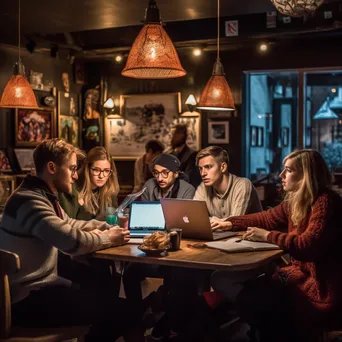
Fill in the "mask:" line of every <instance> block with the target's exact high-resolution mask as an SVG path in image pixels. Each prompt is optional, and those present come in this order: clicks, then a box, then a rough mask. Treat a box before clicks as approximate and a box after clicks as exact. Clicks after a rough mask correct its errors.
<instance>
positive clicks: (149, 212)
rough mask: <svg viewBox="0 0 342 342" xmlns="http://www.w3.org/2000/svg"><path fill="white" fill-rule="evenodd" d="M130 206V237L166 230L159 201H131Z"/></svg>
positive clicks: (139, 236)
mask: <svg viewBox="0 0 342 342" xmlns="http://www.w3.org/2000/svg"><path fill="white" fill-rule="evenodd" d="M130 208H131V209H130V212H129V222H128V229H129V231H130V235H131V238H141V237H144V236H146V235H149V234H152V233H154V232H157V231H161V232H163V231H166V228H165V219H164V215H163V210H162V208H161V204H160V203H159V202H133V203H132V204H131V207H130Z"/></svg>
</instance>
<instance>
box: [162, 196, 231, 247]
mask: <svg viewBox="0 0 342 342" xmlns="http://www.w3.org/2000/svg"><path fill="white" fill-rule="evenodd" d="M160 203H161V205H162V208H163V213H164V217H165V225H166V228H167V229H168V230H169V229H171V228H181V229H182V230H183V231H182V237H185V238H188V239H195V240H206V241H213V240H219V239H224V238H227V237H231V236H234V235H236V234H237V233H236V232H231V231H214V232H213V231H212V229H211V226H210V221H209V215H208V209H207V205H206V203H205V202H204V201H197V200H189V199H173V198H161V199H160Z"/></svg>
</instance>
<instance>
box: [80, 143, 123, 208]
mask: <svg viewBox="0 0 342 342" xmlns="http://www.w3.org/2000/svg"><path fill="white" fill-rule="evenodd" d="M98 160H107V161H108V162H109V163H110V168H111V170H112V171H113V172H112V174H111V175H110V176H109V177H108V180H107V182H106V184H105V185H104V186H102V187H101V188H99V194H98V196H96V195H95V194H94V192H93V190H92V183H91V180H90V168H91V166H92V164H93V163H94V162H96V161H98ZM79 177H80V185H81V191H80V193H79V199H82V200H83V202H84V204H83V206H84V208H85V209H86V210H87V211H88V212H90V213H91V214H93V215H97V214H101V215H105V214H106V210H107V208H108V207H112V206H113V205H114V203H113V197H116V196H117V195H118V193H119V191H120V188H119V182H118V175H117V171H116V167H115V163H114V160H113V158H112V157H111V156H110V154H109V153H108V152H107V151H106V149H105V148H104V147H101V146H97V147H94V148H92V149H91V150H90V151H89V152H88V154H87V157H86V158H85V160H84V164H83V166H82V168H81V170H80V175H79Z"/></svg>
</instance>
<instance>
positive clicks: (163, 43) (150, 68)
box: [121, 0, 186, 79]
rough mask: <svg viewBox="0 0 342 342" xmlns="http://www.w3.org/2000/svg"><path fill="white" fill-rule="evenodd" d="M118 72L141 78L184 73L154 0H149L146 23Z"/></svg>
mask: <svg viewBox="0 0 342 342" xmlns="http://www.w3.org/2000/svg"><path fill="white" fill-rule="evenodd" d="M121 74H122V75H123V76H127V77H132V78H144V79H165V78H177V77H182V76H185V75H186V71H185V70H184V69H183V67H182V65H181V63H180V61H179V57H178V54H177V51H176V49H175V47H174V46H173V43H172V41H171V39H170V37H169V36H168V34H167V33H166V31H165V30H164V28H163V24H162V22H161V18H160V14H159V9H158V7H157V4H156V1H155V0H149V3H148V8H147V9H146V15H145V25H144V27H143V28H142V29H141V31H140V32H139V34H138V36H137V38H136V39H135V41H134V43H133V45H132V48H131V51H130V52H129V55H128V58H127V62H126V66H125V68H124V69H123V70H122V72H121Z"/></svg>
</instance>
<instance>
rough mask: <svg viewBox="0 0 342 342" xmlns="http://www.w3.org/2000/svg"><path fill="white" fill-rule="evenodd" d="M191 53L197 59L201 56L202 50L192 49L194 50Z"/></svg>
mask: <svg viewBox="0 0 342 342" xmlns="http://www.w3.org/2000/svg"><path fill="white" fill-rule="evenodd" d="M192 53H193V55H194V56H196V57H198V56H201V54H202V50H201V49H199V48H197V49H194V50H193V51H192Z"/></svg>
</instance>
